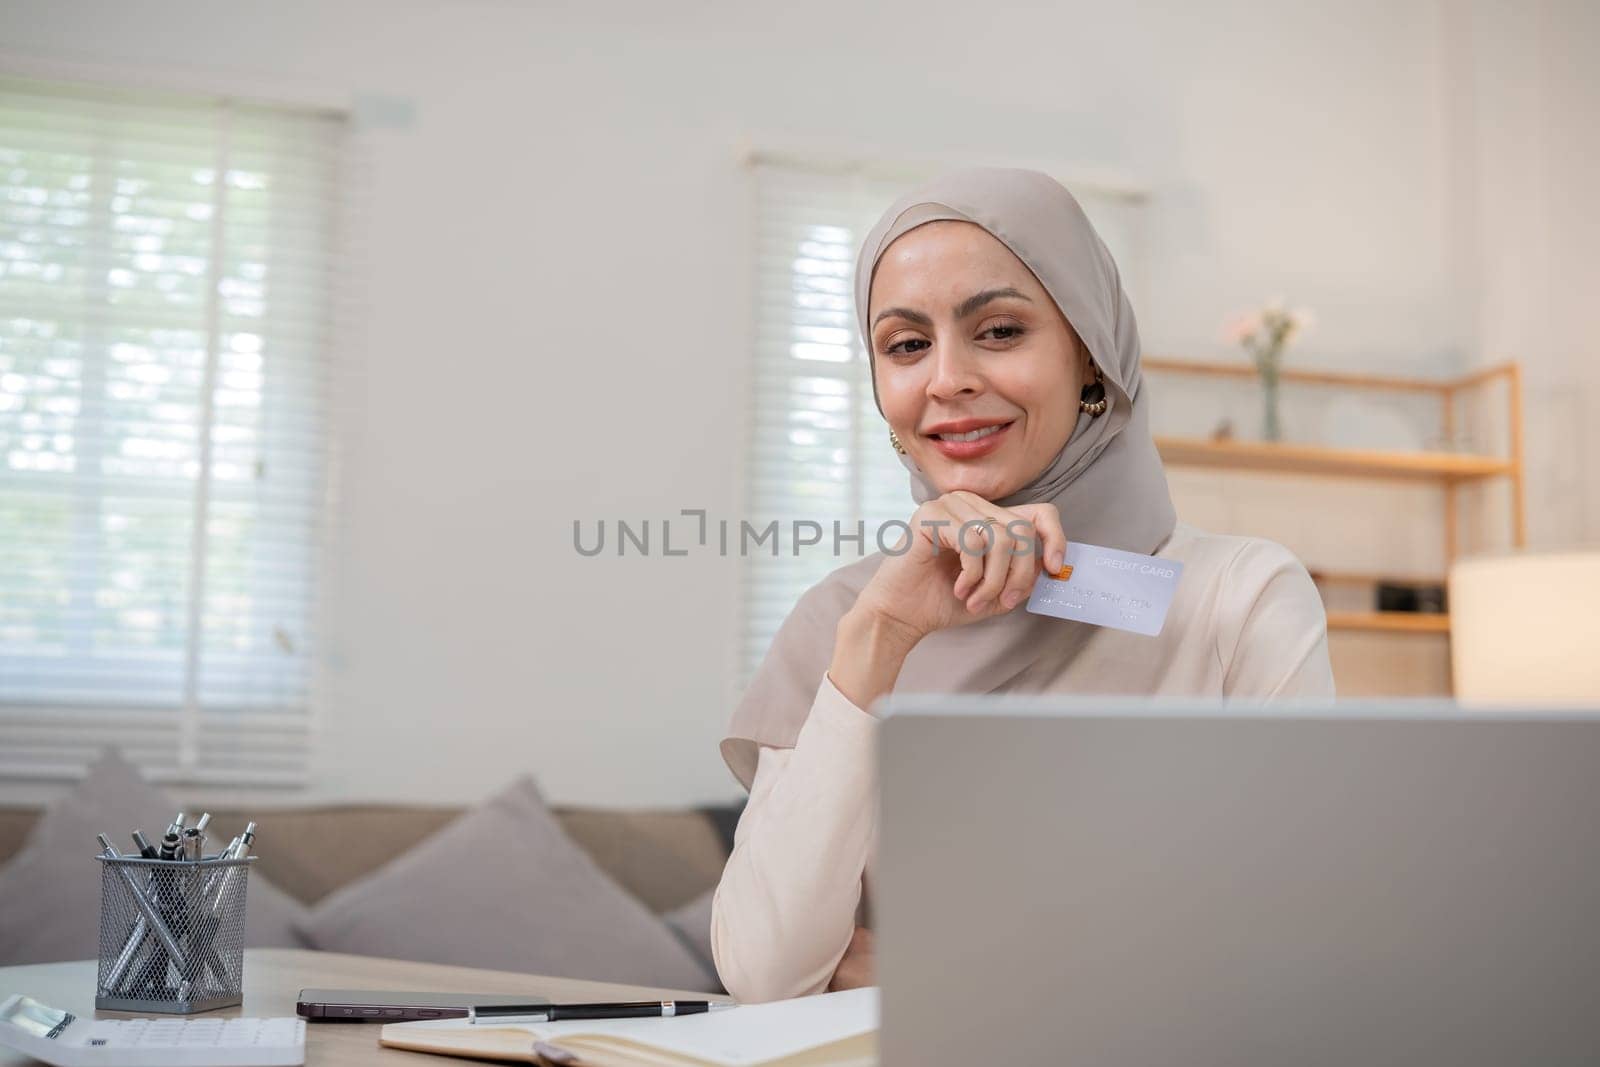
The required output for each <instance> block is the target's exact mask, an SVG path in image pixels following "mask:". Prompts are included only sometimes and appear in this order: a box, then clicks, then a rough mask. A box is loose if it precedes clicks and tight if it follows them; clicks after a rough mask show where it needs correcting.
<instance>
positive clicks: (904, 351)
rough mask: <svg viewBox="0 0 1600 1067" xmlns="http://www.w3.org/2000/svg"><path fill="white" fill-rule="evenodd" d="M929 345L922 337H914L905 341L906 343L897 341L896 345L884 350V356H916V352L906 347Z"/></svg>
mask: <svg viewBox="0 0 1600 1067" xmlns="http://www.w3.org/2000/svg"><path fill="white" fill-rule="evenodd" d="M927 343H928V342H926V341H924V340H922V339H921V338H920V337H913V338H910V339H909V340H905V341H896V342H895V343H894V344H892V345H890V346H889V347H888V348H885V349H884V350H883V354H884V355H886V356H910V355H915V352H913V351H912V350H910V349H908V348H906V345H925V344H927ZM916 351H921V349H917V350H916Z"/></svg>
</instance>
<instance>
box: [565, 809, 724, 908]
mask: <svg viewBox="0 0 1600 1067" xmlns="http://www.w3.org/2000/svg"><path fill="white" fill-rule="evenodd" d="M556 817H557V818H558V819H560V820H561V828H562V829H563V830H565V831H566V832H567V836H568V837H570V838H572V840H574V841H575V842H577V843H578V844H579V845H581V846H582V847H583V850H584V851H585V852H587V853H589V855H590V856H591V857H593V858H594V861H595V862H596V863H598V864H599V865H600V869H601V870H603V871H605V872H606V873H607V874H609V875H610V876H611V877H612V878H614V879H615V880H616V881H617V884H618V885H621V886H622V887H623V888H624V889H626V890H628V891H629V892H630V893H632V894H633V895H634V896H636V897H638V898H639V900H640V901H641V902H642V903H643V904H644V906H645V907H647V908H649V909H650V910H651V911H653V912H655V913H657V914H661V913H663V912H667V911H671V910H672V909H673V908H677V907H681V906H682V905H684V904H686V903H688V902H690V901H693V900H694V899H695V898H697V897H698V896H699V895H700V894H701V893H703V892H705V889H706V887H707V886H714V885H716V884H717V881H718V879H720V878H721V877H722V868H723V866H724V865H725V864H726V863H727V862H728V850H727V849H726V848H724V847H723V844H722V839H721V837H720V836H719V835H718V834H717V827H716V824H715V823H714V822H712V820H711V819H709V818H708V817H707V816H706V815H705V814H704V813H703V812H700V811H692V810H687V809H686V810H683V811H611V810H605V809H600V808H567V809H558V810H557V811H556Z"/></svg>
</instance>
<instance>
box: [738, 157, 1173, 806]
mask: <svg viewBox="0 0 1600 1067" xmlns="http://www.w3.org/2000/svg"><path fill="white" fill-rule="evenodd" d="M945 220H952V221H960V222H970V223H974V224H976V225H978V226H981V227H983V228H984V229H985V230H986V231H988V232H989V233H990V234H992V235H993V236H994V237H995V238H996V239H998V240H999V241H1000V242H1001V243H1003V244H1004V245H1005V246H1006V247H1007V248H1009V249H1010V250H1011V252H1012V253H1013V254H1014V255H1015V256H1016V257H1017V258H1018V259H1019V260H1021V261H1022V263H1023V264H1024V265H1025V266H1027V268H1028V269H1029V270H1030V271H1032V272H1033V274H1034V276H1035V277H1036V278H1038V280H1039V283H1040V284H1041V285H1042V286H1043V287H1044V289H1045V291H1046V292H1048V293H1049V294H1050V296H1051V298H1052V299H1054V300H1055V302H1056V305H1057V306H1058V307H1059V308H1060V309H1061V313H1062V314H1063V315H1064V316H1066V319H1067V321H1068V322H1069V323H1071V324H1072V327H1073V329H1074V330H1076V331H1077V334H1078V337H1079V338H1080V339H1081V340H1082V342H1083V344H1084V345H1085V347H1087V349H1088V351H1089V355H1090V356H1091V358H1093V360H1094V362H1095V364H1096V365H1097V366H1098V367H1099V368H1100V371H1101V374H1102V375H1103V376H1104V379H1105V389H1106V399H1107V406H1106V411H1105V413H1104V414H1103V415H1100V416H1099V417H1091V416H1089V415H1087V414H1084V413H1082V412H1080V413H1079V415H1078V421H1077V424H1076V425H1075V426H1074V427H1073V430H1072V433H1071V434H1070V435H1069V437H1068V439H1067V442H1066V444H1065V445H1064V446H1062V449H1061V451H1060V452H1058V453H1057V454H1056V456H1055V458H1054V459H1053V460H1052V461H1051V462H1050V464H1049V466H1047V467H1046V468H1045V469H1044V470H1042V471H1040V472H1039V473H1038V475H1037V476H1035V477H1034V479H1033V480H1032V481H1030V482H1029V483H1028V484H1026V485H1024V486H1023V487H1022V488H1021V489H1019V490H1017V491H1016V492H1015V493H1012V494H1011V495H1009V496H1006V497H1003V498H1001V499H999V500H996V501H994V503H996V504H999V505H1000V506H1001V507H1015V506H1017V505H1019V504H1032V503H1040V502H1045V501H1048V502H1050V503H1053V504H1055V505H1056V508H1057V510H1058V511H1059V512H1060V513H1061V524H1062V527H1063V528H1064V529H1065V531H1066V535H1067V539H1068V540H1069V541H1077V542H1086V543H1090V544H1098V545H1105V546H1107V547H1110V548H1120V549H1123V550H1125V551H1129V552H1142V553H1153V552H1155V551H1156V550H1157V549H1158V548H1159V547H1160V546H1161V545H1162V543H1164V542H1165V541H1166V540H1167V538H1168V537H1169V536H1171V534H1172V531H1173V528H1174V525H1175V524H1176V521H1177V516H1176V514H1175V513H1174V511H1173V507H1172V499H1171V497H1170V495H1169V493H1168V491H1167V479H1166V474H1165V472H1164V471H1163V470H1162V467H1161V458H1160V456H1159V455H1158V454H1157V453H1156V448H1155V442H1154V441H1153V440H1152V439H1151V437H1150V428H1149V404H1148V402H1147V400H1146V399H1145V398H1144V397H1143V395H1142V394H1143V391H1144V390H1143V378H1142V375H1141V374H1140V370H1139V356H1140V345H1139V328H1138V324H1137V323H1136V322H1135V320H1134V315H1133V307H1132V305H1131V304H1130V303H1129V302H1128V296H1127V293H1125V292H1124V291H1123V288H1122V279H1121V275H1120V274H1119V273H1118V271H1117V265H1116V263H1115V262H1114V261H1113V260H1112V258H1111V253H1110V252H1109V251H1108V250H1107V249H1106V246H1105V244H1104V243H1103V242H1102V241H1101V240H1100V237H1099V235H1098V234H1097V233H1095V230H1094V227H1093V226H1092V225H1091V224H1090V222H1089V218H1088V216H1087V215H1085V214H1084V212H1083V208H1082V207H1081V206H1080V205H1079V204H1078V201H1077V200H1076V199H1075V198H1074V197H1073V196H1072V194H1071V193H1069V192H1068V191H1067V190H1066V189H1065V188H1064V187H1063V186H1062V185H1061V184H1060V183H1059V182H1057V181H1056V180H1055V179H1053V178H1051V177H1049V176H1048V175H1046V174H1042V173H1039V172H1038V171H1031V170H1015V169H1000V168H989V167H977V168H969V169H964V170H958V171H953V172H950V173H947V174H944V175H942V176H940V177H938V178H936V179H934V180H933V181H930V182H928V183H927V184H926V185H923V186H921V187H919V188H917V189H914V190H912V191H911V192H909V193H907V194H906V195H904V196H902V197H901V198H900V199H899V200H897V201H895V202H894V203H893V204H891V205H890V206H889V208H888V209H887V210H886V211H885V212H884V213H883V216H882V217H881V218H880V219H879V220H878V222H877V224H876V225H875V226H873V228H872V230H871V231H870V232H869V233H868V234H867V236H866V238H865V240H863V241H862V244H861V251H860V253H859V255H858V256H857V259H856V270H855V305H856V314H857V317H858V321H859V325H860V329H861V336H862V341H863V343H864V344H865V345H866V347H867V351H868V352H869V353H870V352H871V351H872V340H871V329H870V323H869V321H868V310H869V309H868V300H869V296H870V294H871V289H872V278H873V274H874V272H875V271H876V269H877V265H878V261H879V259H880V258H881V257H882V255H883V253H884V251H885V250H887V249H888V247H889V246H890V245H891V244H892V243H893V242H894V241H895V239H896V238H898V237H899V236H900V235H902V234H904V233H906V232H907V231H909V230H912V229H915V228H916V227H918V226H922V225H924V224H926V223H929V222H937V221H945ZM873 396H874V399H877V380H876V376H874V380H873ZM1064 400H1065V402H1067V403H1070V404H1072V405H1074V406H1076V405H1077V403H1078V398H1077V397H1067V398H1064ZM878 410H879V411H880V412H881V411H882V410H883V406H882V403H881V401H880V402H879V404H878ZM885 447H887V446H885ZM900 462H901V463H903V464H904V465H905V467H906V469H907V471H908V472H909V473H910V475H911V495H912V497H913V498H914V499H915V500H916V501H917V502H918V503H919V504H920V503H922V502H924V501H927V500H931V499H934V498H935V497H937V496H939V495H940V491H939V489H938V488H937V487H936V486H935V485H934V484H933V483H932V482H931V481H929V479H928V478H927V476H926V475H925V474H924V473H923V472H922V470H921V469H920V468H919V467H917V465H916V464H915V463H914V462H913V461H912V460H911V457H910V456H909V455H902V456H900ZM882 562H883V555H882V554H881V553H874V554H873V555H871V556H868V557H866V558H865V559H863V560H861V561H859V562H857V563H851V564H849V565H847V566H843V567H840V568H838V569H837V570H835V571H833V572H832V573H831V574H829V575H828V576H827V577H826V578H824V579H823V580H822V581H821V582H819V583H818V584H817V585H815V586H813V587H812V588H811V589H809V590H807V591H806V593H805V595H804V596H802V597H801V598H800V601H799V603H798V604H796V606H795V609H794V610H793V611H792V612H791V613H790V614H789V616H788V618H786V619H785V620H784V623H783V625H782V626H781V627H780V628H779V630H778V633H777V635H776V636H775V637H774V638H773V642H772V647H771V648H770V649H769V650H768V652H767V656H766V659H765V660H764V661H763V662H762V664H761V667H760V668H759V669H758V670H757V672H756V676H755V678H754V679H753V680H752V681H751V684H750V687H749V689H748V690H746V692H745V695H744V698H743V700H741V701H740V703H739V707H738V708H737V710H735V712H734V715H733V720H732V722H731V724H730V725H729V728H728V734H727V736H726V737H725V738H724V739H723V742H722V755H723V758H724V760H726V761H727V764H728V767H729V769H731V770H732V771H733V773H734V775H735V776H736V777H738V779H739V781H740V782H742V783H743V784H744V786H745V788H746V789H748V788H749V787H750V784H751V782H752V781H753V779H754V777H755V767H756V757H757V753H758V748H759V746H761V745H769V746H774V747H779V748H791V747H793V746H794V744H795V739H796V738H797V737H798V735H799V732H800V727H801V726H802V725H803V724H804V722H805V719H806V716H807V714H808V713H809V712H810V709H811V704H812V700H813V699H814V698H815V696H816V692H817V687H818V686H819V685H820V684H821V682H822V678H823V674H824V673H825V672H826V671H827V668H828V664H829V662H830V661H831V659H832V656H833V644H834V631H835V628H836V627H837V625H838V622H839V619H840V618H841V617H842V616H843V615H844V613H845V612H846V611H848V610H849V609H850V607H851V605H853V604H854V603H855V598H856V595H857V594H859V593H860V591H861V589H862V587H863V586H865V585H866V583H867V581H869V580H870V579H871V577H872V575H873V573H875V572H876V571H877V568H878V566H879V565H880V564H881V563H882ZM1090 629H1091V628H1089V627H1086V626H1078V625H1071V624H1068V625H1066V626H1063V624H1062V623H1061V621H1060V620H1056V619H1049V618H1044V617H1041V616H1037V615H1032V614H1029V613H1028V612H1026V611H1022V610H1016V611H1011V612H1008V613H1006V614H1004V615H997V616H994V617H992V618H989V619H985V620H983V621H981V622H975V623H969V624H967V625H965V626H957V627H952V628H949V629H946V630H939V631H936V632H934V633H932V634H929V635H928V636H927V637H925V638H923V639H922V641H921V642H919V643H918V644H917V647H916V648H915V649H913V650H912V652H911V655H910V656H909V657H907V659H906V663H905V666H904V668H903V669H902V670H901V672H900V677H899V680H898V682H897V683H896V685H895V689H896V690H897V691H899V692H965V693H991V692H997V691H1000V690H1002V689H1005V688H1007V687H1008V686H1010V685H1012V684H1013V683H1015V682H1016V681H1017V680H1018V679H1019V678H1020V676H1022V675H1023V673H1024V672H1026V671H1028V670H1029V669H1030V668H1032V667H1035V666H1037V665H1039V663H1040V661H1041V660H1044V659H1051V658H1054V659H1070V658H1071V657H1073V656H1074V655H1076V654H1077V652H1078V651H1079V650H1080V649H1081V646H1082V645H1083V643H1084V642H1085V641H1086V640H1087V639H1088V636H1089V633H1090ZM1045 673H1046V674H1048V673H1049V672H1045Z"/></svg>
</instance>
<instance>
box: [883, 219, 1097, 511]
mask: <svg viewBox="0 0 1600 1067" xmlns="http://www.w3.org/2000/svg"><path fill="white" fill-rule="evenodd" d="M867 322H868V325H869V326H870V328H871V331H872V333H871V336H872V353H873V366H874V370H873V374H874V376H875V378H876V379H877V385H878V399H879V402H880V403H882V405H883V413H884V416H885V417H886V418H887V419H888V420H889V426H890V428H891V429H893V430H894V432H895V434H896V435H898V436H899V438H900V443H901V445H902V446H903V447H904V448H905V450H906V452H907V453H908V454H909V456H910V458H911V459H913V460H915V461H916V464H917V466H918V467H920V468H921V469H922V471H923V472H924V473H925V474H927V476H928V478H929V479H930V480H932V482H933V484H934V485H935V487H937V488H938V490H939V491H940V492H941V493H950V492H954V491H955V490H957V489H965V490H967V491H968V492H972V493H976V494H977V495H979V496H981V497H983V498H984V499H985V500H995V499H998V498H1000V497H1004V496H1007V495H1009V494H1011V493H1014V492H1016V491H1017V490H1018V489H1021V488H1022V487H1023V486H1024V485H1027V484H1028V483H1029V482H1030V481H1032V480H1033V479H1034V478H1035V477H1036V476H1037V475H1038V474H1039V472H1040V471H1042V470H1044V469H1045V467H1046V466H1048V465H1049V463H1050V461H1051V460H1053V459H1054V458H1055V456H1056V453H1058V452H1060V451H1061V447H1062V446H1063V445H1064V444H1066V442H1067V438H1068V436H1070V435H1071V433H1072V427H1073V426H1074V425H1075V424H1076V422H1077V418H1078V400H1079V397H1080V395H1081V393H1082V390H1083V385H1084V383H1085V382H1086V381H1087V380H1089V375H1090V374H1091V373H1092V372H1091V371H1090V370H1089V358H1088V354H1087V352H1085V351H1084V349H1083V346H1082V345H1081V344H1080V343H1079V341H1078V337H1077V334H1076V333H1074V332H1073V329H1072V327H1071V326H1070V325H1069V324H1068V323H1067V320H1066V317H1065V316H1064V315H1062V314H1061V310H1060V309H1059V308H1057V307H1056V303H1055V301H1054V300H1052V299H1051V298H1050V294H1049V293H1047V292H1045V290H1044V287H1043V286H1042V285H1040V284H1039V280H1038V279H1037V278H1035V277H1034V276H1033V272H1032V271H1030V270H1029V269H1028V268H1027V267H1026V266H1024V265H1023V263H1022V261H1021V260H1019V259H1018V258H1017V257H1016V256H1015V255H1013V254H1012V253H1011V250H1010V249H1008V248H1007V247H1006V246H1005V245H1003V244H1001V243H1000V241H999V240H998V239H996V238H995V237H994V236H993V235H991V234H990V233H989V232H988V231H987V230H985V229H984V228H983V227H981V226H978V225H975V224H974V223H970V222H959V221H954V220H951V221H941V222H929V223H925V224H923V225H921V226H918V227H916V228H915V229H912V230H908V231H906V232H905V233H903V234H901V235H900V236H899V237H897V238H896V239H895V240H894V241H893V243H891V244H890V245H889V247H888V249H887V250H886V251H885V252H884V253H883V255H882V257H880V259H879V260H878V270H877V273H876V274H875V275H874V277H873V279H872V290H871V293H870V294H869V299H868V318H867ZM974 433H977V434H978V436H977V437H975V438H974V437H973V434H974Z"/></svg>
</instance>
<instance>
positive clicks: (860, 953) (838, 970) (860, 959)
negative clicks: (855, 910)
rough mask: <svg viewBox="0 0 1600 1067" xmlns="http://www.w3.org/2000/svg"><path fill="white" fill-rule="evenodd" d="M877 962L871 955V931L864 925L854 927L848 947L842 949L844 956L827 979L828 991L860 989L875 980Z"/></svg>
mask: <svg viewBox="0 0 1600 1067" xmlns="http://www.w3.org/2000/svg"><path fill="white" fill-rule="evenodd" d="M877 974H878V968H877V962H876V959H875V958H874V955H873V948H872V931H871V930H868V929H867V928H866V927H865V926H858V927H856V932H855V933H854V934H852V935H851V936H850V947H849V948H847V949H845V950H844V958H843V959H841V960H840V961H839V966H837V967H835V968H834V969H833V977H832V978H831V979H830V980H829V981H828V992H830V993H833V992H837V991H838V990H840V989H860V988H861V987H862V986H869V985H872V984H874V983H875V982H876V981H877Z"/></svg>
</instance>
